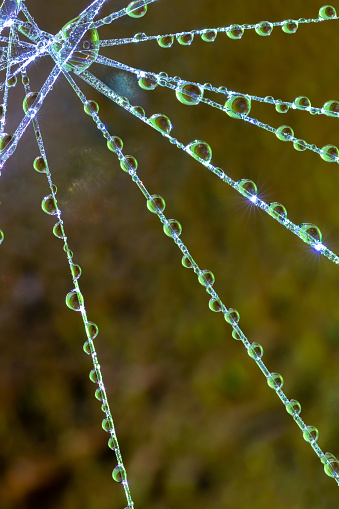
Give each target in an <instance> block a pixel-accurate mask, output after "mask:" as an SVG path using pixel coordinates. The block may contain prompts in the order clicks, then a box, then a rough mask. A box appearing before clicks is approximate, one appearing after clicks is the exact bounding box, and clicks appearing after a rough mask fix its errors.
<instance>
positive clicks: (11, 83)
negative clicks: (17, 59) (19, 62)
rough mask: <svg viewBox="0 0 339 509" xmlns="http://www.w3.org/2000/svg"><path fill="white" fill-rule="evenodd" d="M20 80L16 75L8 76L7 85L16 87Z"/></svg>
mask: <svg viewBox="0 0 339 509" xmlns="http://www.w3.org/2000/svg"><path fill="white" fill-rule="evenodd" d="M17 82H18V78H17V77H16V76H11V77H10V78H8V80H7V85H8V86H9V87H15V85H16V84H17Z"/></svg>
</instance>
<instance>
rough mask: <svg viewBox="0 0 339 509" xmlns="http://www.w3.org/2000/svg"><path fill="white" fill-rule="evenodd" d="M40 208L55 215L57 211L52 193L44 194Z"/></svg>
mask: <svg viewBox="0 0 339 509" xmlns="http://www.w3.org/2000/svg"><path fill="white" fill-rule="evenodd" d="M41 208H42V210H43V211H44V212H46V214H51V215H55V214H56V213H57V210H58V207H57V204H56V201H55V198H54V196H53V195H52V194H50V195H49V196H45V198H44V199H43V200H42V203H41Z"/></svg>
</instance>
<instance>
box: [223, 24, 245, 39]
mask: <svg viewBox="0 0 339 509" xmlns="http://www.w3.org/2000/svg"><path fill="white" fill-rule="evenodd" d="M243 33H244V29H243V28H242V27H241V26H240V25H231V26H230V27H229V29H228V30H227V32H226V34H227V35H228V37H229V38H230V39H241V38H242V36H243Z"/></svg>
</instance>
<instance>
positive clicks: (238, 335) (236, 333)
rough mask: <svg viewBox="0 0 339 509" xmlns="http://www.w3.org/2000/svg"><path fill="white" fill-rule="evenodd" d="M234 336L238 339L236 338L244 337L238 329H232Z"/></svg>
mask: <svg viewBox="0 0 339 509" xmlns="http://www.w3.org/2000/svg"><path fill="white" fill-rule="evenodd" d="M232 338H234V339H236V340H238V341H239V340H241V339H242V334H241V332H238V331H236V330H234V329H233V330H232Z"/></svg>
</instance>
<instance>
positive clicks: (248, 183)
mask: <svg viewBox="0 0 339 509" xmlns="http://www.w3.org/2000/svg"><path fill="white" fill-rule="evenodd" d="M237 184H238V188H239V192H240V193H241V194H242V195H243V196H246V198H252V197H253V196H257V193H258V190H257V186H256V185H255V183H254V182H253V181H252V180H249V179H241V180H238V182H237Z"/></svg>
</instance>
